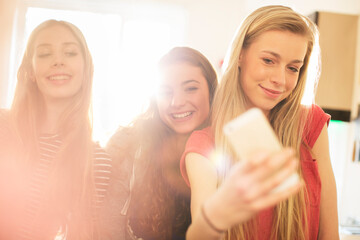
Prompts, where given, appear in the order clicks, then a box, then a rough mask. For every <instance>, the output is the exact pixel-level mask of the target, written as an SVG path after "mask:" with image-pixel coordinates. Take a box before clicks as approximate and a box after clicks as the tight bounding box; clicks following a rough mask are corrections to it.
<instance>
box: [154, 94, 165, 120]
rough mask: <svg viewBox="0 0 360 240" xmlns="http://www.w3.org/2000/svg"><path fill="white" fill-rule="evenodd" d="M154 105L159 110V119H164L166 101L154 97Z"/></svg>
mask: <svg viewBox="0 0 360 240" xmlns="http://www.w3.org/2000/svg"><path fill="white" fill-rule="evenodd" d="M156 107H157V109H158V112H159V116H160V119H161V120H162V121H164V120H165V114H166V103H165V101H164V100H163V99H156Z"/></svg>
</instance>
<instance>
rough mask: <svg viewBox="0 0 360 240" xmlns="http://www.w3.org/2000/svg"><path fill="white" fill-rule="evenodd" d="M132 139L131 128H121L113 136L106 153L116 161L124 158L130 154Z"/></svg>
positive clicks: (106, 147) (107, 145)
mask: <svg viewBox="0 0 360 240" xmlns="http://www.w3.org/2000/svg"><path fill="white" fill-rule="evenodd" d="M130 139H131V128H129V127H120V128H118V129H117V130H116V132H115V133H114V134H113V135H112V136H111V138H110V139H109V141H108V142H107V144H106V146H105V151H106V152H107V153H108V154H109V155H110V156H111V158H112V159H113V160H114V161H118V160H119V159H122V158H124V156H125V154H126V153H127V152H129V147H130V146H131V144H130Z"/></svg>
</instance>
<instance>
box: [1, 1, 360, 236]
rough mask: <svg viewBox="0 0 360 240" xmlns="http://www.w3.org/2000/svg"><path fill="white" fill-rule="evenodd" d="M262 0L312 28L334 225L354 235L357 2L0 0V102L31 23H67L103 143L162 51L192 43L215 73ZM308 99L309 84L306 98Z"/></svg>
mask: <svg viewBox="0 0 360 240" xmlns="http://www.w3.org/2000/svg"><path fill="white" fill-rule="evenodd" d="M270 4H271V5H273V4H280V5H286V6H289V7H292V8H293V9H294V10H296V11H298V12H300V13H302V14H304V15H307V16H310V17H311V19H312V20H314V21H315V22H316V23H317V25H318V27H319V31H320V45H321V49H322V63H323V65H322V75H321V79H320V82H319V85H318V92H317V94H316V96H315V100H316V103H317V104H319V105H320V106H321V107H323V108H324V110H325V111H326V112H328V113H329V114H331V115H332V121H331V123H330V126H329V142H330V152H331V160H332V163H333V168H334V172H335V177H336V181H337V190H338V203H339V214H340V215H339V217H340V224H341V226H343V228H342V231H343V232H346V231H347V232H348V233H359V234H360V231H359V228H360V227H359V226H360V160H359V155H360V151H359V146H360V144H359V143H360V140H359V138H360V135H359V131H360V127H359V126H360V125H359V122H360V121H359V119H358V112H359V111H358V110H359V102H360V100H359V99H360V66H359V64H360V61H359V59H360V58H359V57H360V48H359V46H360V24H359V15H360V1H359V0H302V1H299V0H287V1H285V0H284V1H276V0H271V1H267V0H222V1H219V0H0V26H1V31H2V33H1V34H0V107H1V108H8V107H10V105H11V102H12V97H13V92H14V88H15V85H16V71H17V68H18V66H19V64H20V61H21V58H22V55H23V53H24V48H25V44H26V42H27V38H28V36H29V34H30V32H31V31H32V30H33V28H35V27H36V26H37V25H38V24H39V23H41V22H43V21H44V20H47V19H59V20H60V19H61V20H66V21H69V22H72V23H74V24H75V25H76V26H78V27H79V28H80V29H81V31H82V32H83V33H84V35H85V38H86V39H87V42H88V45H89V48H90V51H91V53H92V56H93V59H94V65H95V72H94V90H93V103H94V131H95V132H94V139H95V140H97V141H100V143H101V144H102V145H104V144H106V141H107V140H108V138H109V137H110V136H111V134H112V133H113V132H114V131H115V129H116V128H117V127H118V126H119V125H127V124H129V123H130V121H131V120H132V119H133V118H134V117H135V116H136V115H137V114H139V113H140V112H141V111H142V110H143V109H144V107H145V106H146V103H147V99H148V98H149V96H151V95H152V94H153V92H154V90H155V86H156V79H157V78H156V70H157V67H156V65H157V61H158V60H159V58H160V57H161V56H162V55H164V54H165V53H166V52H167V51H169V50H170V49H171V48H172V47H175V46H189V47H193V48H195V49H197V50H199V51H200V52H202V53H203V54H204V55H205V56H206V57H208V58H209V60H210V61H211V63H212V64H213V65H214V67H215V69H216V70H217V71H218V73H219V76H220V75H221V69H220V66H221V63H222V60H223V58H224V56H225V53H226V51H227V47H228V45H229V44H230V42H231V40H232V36H233V34H234V32H235V30H236V28H237V27H238V25H239V24H240V23H241V21H242V19H243V18H244V17H246V16H247V15H248V14H249V13H250V12H251V11H253V10H255V9H256V8H258V7H261V6H264V5H270ZM313 97H314V96H312V93H311V92H310V93H309V95H308V96H307V98H308V99H304V102H307V103H308V102H311V100H312V98H313ZM0 147H1V146H0Z"/></svg>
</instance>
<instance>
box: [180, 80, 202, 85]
mask: <svg viewBox="0 0 360 240" xmlns="http://www.w3.org/2000/svg"><path fill="white" fill-rule="evenodd" d="M188 83H198V84H200V82H199V81H197V80H194V79H190V80H186V81H185V82H183V83H181V85H186V84H188Z"/></svg>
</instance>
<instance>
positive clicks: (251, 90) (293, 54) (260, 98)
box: [239, 31, 307, 114]
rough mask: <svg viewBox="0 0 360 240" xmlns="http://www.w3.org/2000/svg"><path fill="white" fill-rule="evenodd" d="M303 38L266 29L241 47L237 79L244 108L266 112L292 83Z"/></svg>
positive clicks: (302, 55)
mask: <svg viewBox="0 0 360 240" xmlns="http://www.w3.org/2000/svg"><path fill="white" fill-rule="evenodd" d="M306 50H307V39H306V38H305V37H304V36H302V35H298V34H294V33H292V32H289V31H267V32H265V33H263V34H261V35H260V36H259V37H258V38H257V39H256V40H255V41H254V42H252V43H251V44H250V46H249V47H248V48H246V49H244V50H243V51H242V53H241V56H240V59H239V67H240V69H241V70H240V82H241V86H242V89H243V91H244V93H245V95H246V100H247V108H251V107H258V108H260V109H262V110H263V111H264V113H265V114H268V113H269V111H270V110H271V109H272V108H274V107H275V106H276V105H277V104H278V103H279V102H281V101H282V100H283V99H285V98H286V97H288V96H289V95H290V93H291V92H292V91H293V90H294V88H295V87H296V84H297V81H298V78H299V72H300V69H301V67H302V65H303V61H304V58H305V54H306Z"/></svg>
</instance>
